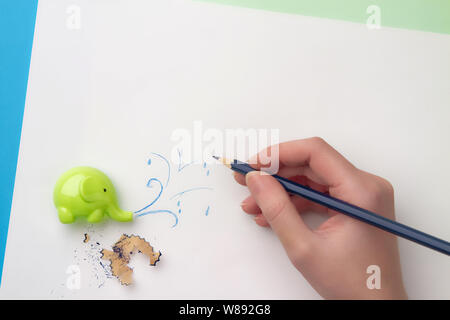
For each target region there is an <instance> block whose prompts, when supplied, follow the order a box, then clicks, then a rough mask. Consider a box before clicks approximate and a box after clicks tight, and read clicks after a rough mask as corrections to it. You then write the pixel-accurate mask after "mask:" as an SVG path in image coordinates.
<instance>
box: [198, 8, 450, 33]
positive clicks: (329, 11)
mask: <svg viewBox="0 0 450 320" xmlns="http://www.w3.org/2000/svg"><path fill="white" fill-rule="evenodd" d="M199 1H205V2H213V3H220V4H226V5H234V6H240V7H247V8H255V9H263V10H270V11H277V12H285V13H293V14H301V15H305V16H313V17H322V18H329V19H336V20H345V21H351V22H358V23H364V24H365V23H366V22H367V19H368V18H369V16H370V14H368V13H367V8H368V7H369V6H371V5H377V6H378V7H379V8H380V13H381V26H382V27H383V26H384V27H394V28H404V29H413V30H421V31H428V32H435V33H444V34H450V0H372V1H370V0H341V1H338V0H199Z"/></svg>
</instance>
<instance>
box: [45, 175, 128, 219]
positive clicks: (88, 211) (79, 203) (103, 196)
mask: <svg viewBox="0 0 450 320" xmlns="http://www.w3.org/2000/svg"><path fill="white" fill-rule="evenodd" d="M53 200H54V203H55V206H56V209H57V210H58V216H59V220H60V221H61V222H62V223H65V224H68V223H73V222H75V220H76V219H77V218H79V217H83V218H85V219H86V220H87V221H88V222H89V223H98V222H101V221H103V219H104V217H105V215H107V216H109V217H110V218H111V219H114V220H116V221H120V222H129V221H132V220H133V213H132V212H128V211H123V210H121V209H120V208H119V204H118V201H117V194H116V190H115V189H114V186H113V184H112V182H111V180H110V179H109V178H108V177H107V176H106V175H105V174H104V173H103V172H101V171H100V170H97V169H94V168H90V167H77V168H73V169H71V170H69V171H67V172H65V173H64V174H63V175H62V176H61V177H60V178H59V180H58V181H57V183H56V186H55V190H54V193H53Z"/></svg>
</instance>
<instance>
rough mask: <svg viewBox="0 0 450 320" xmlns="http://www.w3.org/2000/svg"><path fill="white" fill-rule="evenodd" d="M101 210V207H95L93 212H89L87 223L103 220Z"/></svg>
mask: <svg viewBox="0 0 450 320" xmlns="http://www.w3.org/2000/svg"><path fill="white" fill-rule="evenodd" d="M103 215H104V213H103V210H102V209H97V210H95V211H94V212H91V214H90V215H89V216H88V217H87V221H88V222H89V223H98V222H101V221H102V220H103Z"/></svg>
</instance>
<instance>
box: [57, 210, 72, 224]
mask: <svg viewBox="0 0 450 320" xmlns="http://www.w3.org/2000/svg"><path fill="white" fill-rule="evenodd" d="M58 217H59V221H61V222H62V223H73V222H74V221H75V217H74V215H73V214H72V212H70V210H69V209H67V208H64V207H60V208H58Z"/></svg>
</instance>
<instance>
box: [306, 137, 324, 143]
mask: <svg viewBox="0 0 450 320" xmlns="http://www.w3.org/2000/svg"><path fill="white" fill-rule="evenodd" d="M309 140H310V141H311V142H312V143H313V144H315V145H325V144H326V142H325V140H324V139H323V138H321V137H317V136H316V137H312V138H310V139H309Z"/></svg>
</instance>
